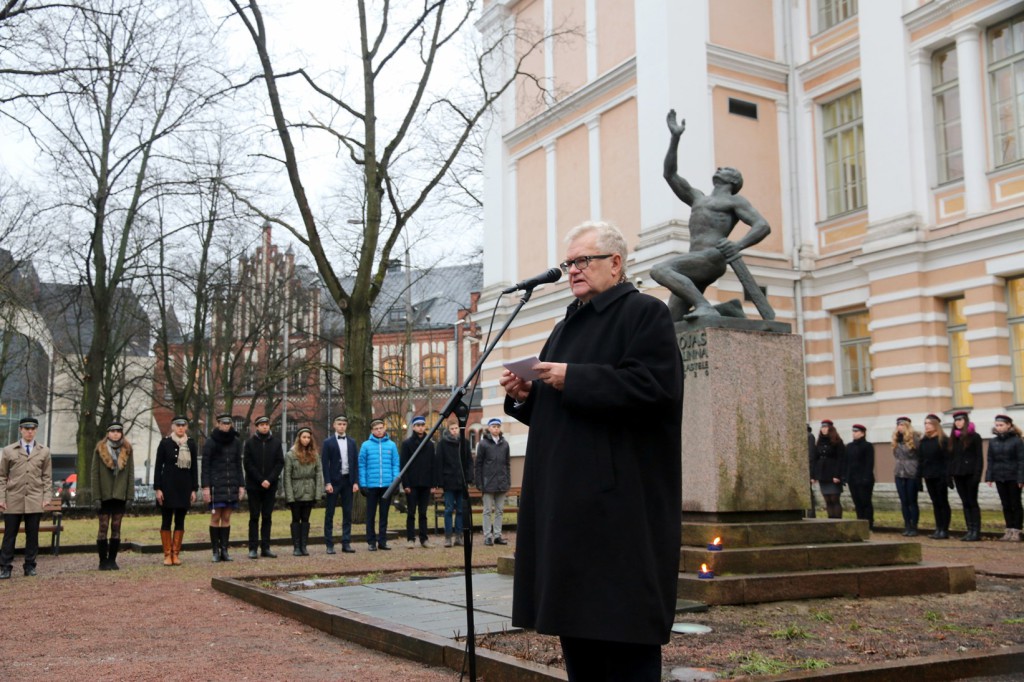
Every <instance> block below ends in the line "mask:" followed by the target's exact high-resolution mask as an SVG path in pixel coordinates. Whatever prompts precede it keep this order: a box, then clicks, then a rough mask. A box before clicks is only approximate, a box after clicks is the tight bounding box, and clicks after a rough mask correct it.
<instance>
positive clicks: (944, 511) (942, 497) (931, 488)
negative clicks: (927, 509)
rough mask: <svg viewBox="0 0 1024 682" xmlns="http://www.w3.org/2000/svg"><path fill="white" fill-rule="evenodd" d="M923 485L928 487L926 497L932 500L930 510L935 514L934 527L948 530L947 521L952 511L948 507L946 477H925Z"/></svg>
mask: <svg viewBox="0 0 1024 682" xmlns="http://www.w3.org/2000/svg"><path fill="white" fill-rule="evenodd" d="M924 485H925V487H926V488H928V497H930V498H931V500H932V511H933V513H934V514H935V529H936V530H949V521H950V519H951V518H952V517H953V511H952V510H951V509H950V508H949V488H948V487H946V486H947V485H948V483H947V482H946V477H945V476H943V477H942V478H926V479H924Z"/></svg>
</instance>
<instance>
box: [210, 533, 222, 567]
mask: <svg viewBox="0 0 1024 682" xmlns="http://www.w3.org/2000/svg"><path fill="white" fill-rule="evenodd" d="M210 547H211V548H212V549H213V563H217V562H219V561H220V528H219V527H218V526H210Z"/></svg>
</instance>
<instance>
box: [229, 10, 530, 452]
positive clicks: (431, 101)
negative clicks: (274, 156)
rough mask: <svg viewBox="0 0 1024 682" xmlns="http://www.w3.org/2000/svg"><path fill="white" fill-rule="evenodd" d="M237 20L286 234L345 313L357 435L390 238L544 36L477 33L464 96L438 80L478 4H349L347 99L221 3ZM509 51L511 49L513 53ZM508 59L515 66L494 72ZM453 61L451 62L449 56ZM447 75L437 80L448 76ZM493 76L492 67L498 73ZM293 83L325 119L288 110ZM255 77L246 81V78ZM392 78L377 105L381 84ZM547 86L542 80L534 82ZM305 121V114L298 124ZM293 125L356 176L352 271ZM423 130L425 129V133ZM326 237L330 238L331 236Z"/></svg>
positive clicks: (419, 208) (252, 16)
mask: <svg viewBox="0 0 1024 682" xmlns="http://www.w3.org/2000/svg"><path fill="white" fill-rule="evenodd" d="M229 1H230V3H231V5H232V7H233V8H234V16H236V17H237V18H238V19H239V20H240V21H241V22H242V23H243V24H244V26H245V29H246V30H247V32H248V34H249V36H250V37H251V39H252V43H253V45H254V47H255V50H256V54H257V55H258V57H259V62H260V68H261V73H260V75H259V76H257V77H256V78H259V79H262V81H263V83H264V85H265V87H266V90H267V98H268V102H269V104H270V108H271V111H272V114H273V121H274V131H275V134H276V135H277V137H278V139H279V141H280V145H281V152H282V158H281V160H280V161H281V163H282V165H283V167H284V169H285V171H286V172H287V176H288V181H289V184H290V187H291V190H292V195H293V197H294V200H295V206H296V208H297V209H298V213H299V215H300V217H301V224H300V225H298V226H293V225H290V224H288V223H287V222H285V221H283V220H279V219H278V220H276V222H278V223H279V224H282V225H284V226H285V227H287V228H288V229H290V230H291V231H292V232H293V234H294V235H295V236H296V238H298V239H299V240H300V241H301V242H302V244H303V245H305V246H306V247H307V248H308V249H309V251H310V253H311V254H312V256H313V260H314V261H315V263H316V267H317V269H318V270H319V272H320V275H321V277H322V278H323V281H324V284H325V286H326V288H327V291H328V292H329V293H330V295H331V297H332V298H333V299H334V301H335V302H336V303H337V305H338V307H339V308H340V309H341V311H342V314H343V315H344V318H345V357H344V367H343V376H344V385H345V391H344V392H345V400H346V409H347V412H348V415H349V417H350V418H351V420H352V422H351V423H352V430H353V432H354V433H365V432H366V426H367V420H368V417H369V416H370V412H371V409H372V393H373V381H374V374H373V366H372V355H371V347H372V343H371V342H372V334H373V325H372V320H371V312H370V311H371V308H372V306H373V303H374V301H375V300H376V298H377V295H378V293H379V292H380V290H381V285H382V282H383V280H384V277H385V274H386V271H387V264H388V263H389V261H390V260H391V258H392V253H393V251H394V250H395V246H396V243H398V241H399V238H400V237H401V236H402V234H403V232H404V231H405V230H407V229H408V228H409V226H410V223H412V222H413V221H414V219H419V218H418V215H419V214H421V213H423V212H424V208H425V207H426V206H428V204H429V200H430V199H431V197H432V195H433V194H434V193H435V192H437V191H438V189H439V188H440V187H443V186H444V183H445V182H448V186H449V187H451V186H457V185H458V184H459V181H458V178H456V177H455V171H456V162H457V160H458V159H459V157H460V153H461V152H462V151H463V150H464V149H465V147H466V145H467V143H469V142H471V141H472V140H473V135H474V132H475V131H476V130H477V128H478V126H479V125H480V124H481V123H482V122H483V121H484V118H485V115H486V113H487V112H488V111H489V110H490V109H491V107H492V105H493V104H494V103H495V102H496V101H497V99H498V98H499V97H501V96H502V95H503V94H504V93H505V92H506V91H508V90H509V88H510V87H511V86H512V84H513V83H514V82H515V81H516V80H517V79H518V78H521V77H525V78H533V77H532V76H531V75H530V74H528V73H527V72H526V71H525V70H524V69H523V63H524V60H526V59H528V58H529V56H530V55H531V54H532V53H533V52H535V51H536V50H537V49H538V47H539V46H540V45H541V44H542V42H543V41H544V39H545V37H544V36H541V35H525V34H520V35H515V34H512V33H504V34H501V35H491V36H488V37H487V38H485V40H489V41H491V42H489V43H487V44H483V45H478V46H477V47H476V51H475V52H474V54H472V55H470V56H468V57H467V56H466V55H459V56H461V59H460V60H458V63H461V64H465V65H466V66H467V67H468V68H467V73H466V74H465V76H466V79H467V81H468V82H470V83H471V84H472V86H473V88H472V91H470V90H463V89H451V88H445V87H444V86H443V85H438V83H437V81H438V79H439V77H440V76H441V74H440V73H439V69H440V67H439V65H440V64H442V63H444V59H443V58H444V57H445V56H446V55H447V54H448V53H458V51H459V50H460V49H461V48H462V46H463V45H464V43H463V42H462V41H461V38H462V37H463V36H464V34H465V32H467V31H472V30H473V26H472V17H473V16H474V13H475V12H476V9H477V2H475V0H462V1H457V0H426V1H425V2H423V3H421V4H420V5H419V7H418V9H417V8H413V7H409V6H408V5H403V7H401V8H397V9H396V8H395V7H393V6H392V3H390V2H388V1H387V0H385V1H384V2H382V3H380V4H379V5H375V8H374V7H370V6H369V3H368V2H367V0H357V1H356V3H355V5H356V8H357V19H356V21H357V28H358V52H357V55H356V63H355V64H354V65H353V67H354V68H353V69H352V71H351V73H353V74H355V78H356V80H357V82H358V84H357V85H356V86H355V87H354V88H353V89H354V90H355V91H356V95H355V96H351V97H350V96H349V95H348V94H347V93H346V92H345V85H347V84H348V83H349V81H348V80H347V79H345V77H344V76H341V77H335V78H334V79H333V80H332V78H331V77H329V76H318V75H316V74H312V73H310V72H308V71H307V70H306V69H303V68H298V69H293V70H290V71H282V70H278V69H277V68H275V64H274V61H273V60H272V58H271V50H270V42H269V40H270V37H269V32H268V27H267V24H266V22H265V21H264V15H263V13H262V11H261V10H260V7H259V4H258V2H257V1H256V0H249V2H248V3H246V2H243V1H241V0H229ZM510 53H514V54H510ZM506 58H508V59H509V60H510V63H511V64H512V67H511V68H510V69H505V70H501V71H499V69H498V67H497V66H496V65H497V64H499V63H501V61H502V60H504V59H506ZM448 63H449V64H451V63H453V62H448ZM445 70H446V71H449V73H446V74H444V77H445V78H448V77H450V75H451V73H450V69H447V68H446V69H445ZM496 74H500V75H499V76H498V77H495V75H496ZM287 78H298V79H301V81H302V82H303V83H305V85H306V86H307V87H308V89H309V90H310V91H311V92H312V93H313V94H314V95H315V96H317V97H318V98H319V101H320V102H321V103H322V105H323V107H324V108H325V109H326V110H327V113H326V115H324V116H316V115H309V116H307V115H306V114H305V112H293V113H291V114H289V113H287V112H286V110H285V100H284V98H283V97H282V95H281V92H280V89H279V86H280V85H281V83H282V81H283V79H287ZM250 82H251V81H250ZM398 82H400V83H401V84H402V86H401V91H400V92H398V93H396V92H394V91H393V90H392V91H391V92H389V93H388V94H390V95H391V97H390V98H388V100H387V105H386V106H384V98H383V95H384V94H385V92H388V88H389V84H390V85H392V86H393V85H394V84H395V83H398ZM541 85H543V84H541ZM300 117H304V120H302V119H300ZM296 129H301V130H306V131H311V132H312V131H315V132H319V133H323V134H326V135H328V136H329V137H330V139H332V140H334V141H335V143H336V144H337V145H338V147H339V150H340V151H341V154H340V155H339V156H341V157H343V158H345V159H346V160H347V163H350V164H352V166H353V167H354V168H355V169H357V171H358V174H359V182H358V188H359V191H358V200H359V202H360V206H361V208H362V212H361V220H360V221H359V223H360V225H359V227H360V228H361V229H360V231H359V233H358V234H355V235H351V236H352V237H354V243H353V247H352V249H351V251H352V256H353V258H352V260H351V261H350V262H349V263H348V265H349V266H350V267H351V271H352V275H351V277H350V278H348V279H347V280H345V281H343V276H344V275H345V274H347V273H344V272H343V271H340V269H339V267H338V266H337V265H336V264H335V263H334V262H332V257H331V255H332V254H331V253H330V252H329V249H328V245H329V244H330V242H331V240H332V239H333V238H334V234H336V233H337V231H338V228H337V227H335V228H333V230H332V227H331V226H330V225H329V224H323V223H322V222H318V219H317V217H316V214H315V212H314V210H313V208H312V206H311V204H310V198H309V196H308V195H307V192H306V190H305V188H304V186H303V181H302V168H301V167H300V161H299V157H298V155H297V153H296V150H295V146H294V143H293V139H292V133H293V131H294V130H296ZM428 133H429V134H428ZM332 232H333V234H332Z"/></svg>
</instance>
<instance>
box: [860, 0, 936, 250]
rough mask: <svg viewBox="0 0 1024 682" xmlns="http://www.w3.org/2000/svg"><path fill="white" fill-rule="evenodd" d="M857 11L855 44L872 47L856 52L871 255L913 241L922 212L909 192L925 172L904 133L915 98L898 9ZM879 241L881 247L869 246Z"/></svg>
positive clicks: (880, 5)
mask: <svg viewBox="0 0 1024 682" xmlns="http://www.w3.org/2000/svg"><path fill="white" fill-rule="evenodd" d="M858 7H859V9H858V14H859V16H858V22H859V24H860V44H861V45H862V46H864V45H870V46H871V49H869V50H861V52H860V65H861V66H860V68H861V74H862V76H861V81H862V82H864V83H870V84H871V87H870V88H865V89H863V90H862V98H863V99H862V101H863V104H864V109H863V112H864V119H863V120H864V139H865V141H866V143H865V146H866V147H867V152H866V154H865V165H866V169H865V172H866V174H867V195H868V196H867V200H868V234H867V237H866V239H865V249H866V250H876V249H879V248H886V247H888V246H893V245H895V244H899V243H904V242H906V241H912V240H913V239H914V238H915V237H914V233H915V232H916V231H917V230H918V229H919V227H920V225H921V222H922V218H921V216H922V211H921V208H920V207H919V206H917V205H916V204H915V199H916V195H915V192H914V187H915V186H916V184H917V180H916V178H917V177H919V176H921V175H922V174H923V172H924V168H923V159H921V158H916V159H915V157H914V154H913V148H912V143H911V140H910V136H909V135H908V134H907V125H909V124H910V123H911V120H912V119H911V107H910V102H909V98H910V97H916V96H917V95H916V93H914V92H912V91H911V90H910V87H911V83H910V77H909V74H910V66H909V64H908V62H907V53H906V50H907V39H906V35H905V28H904V25H903V20H902V17H901V14H902V11H903V10H902V4H901V3H898V2H864V3H861V4H860V5H859V6H858ZM894 122H895V123H897V124H898V125H894ZM872 150H875V153H872ZM878 150H884V151H882V152H881V153H878ZM879 241H882V242H884V243H876V244H870V243H871V242H879Z"/></svg>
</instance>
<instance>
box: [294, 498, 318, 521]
mask: <svg viewBox="0 0 1024 682" xmlns="http://www.w3.org/2000/svg"><path fill="white" fill-rule="evenodd" d="M315 504H316V502H312V501H310V502H289V503H288V508H289V509H291V510H292V523H309V515H310V514H311V513H312V512H313V505H315Z"/></svg>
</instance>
